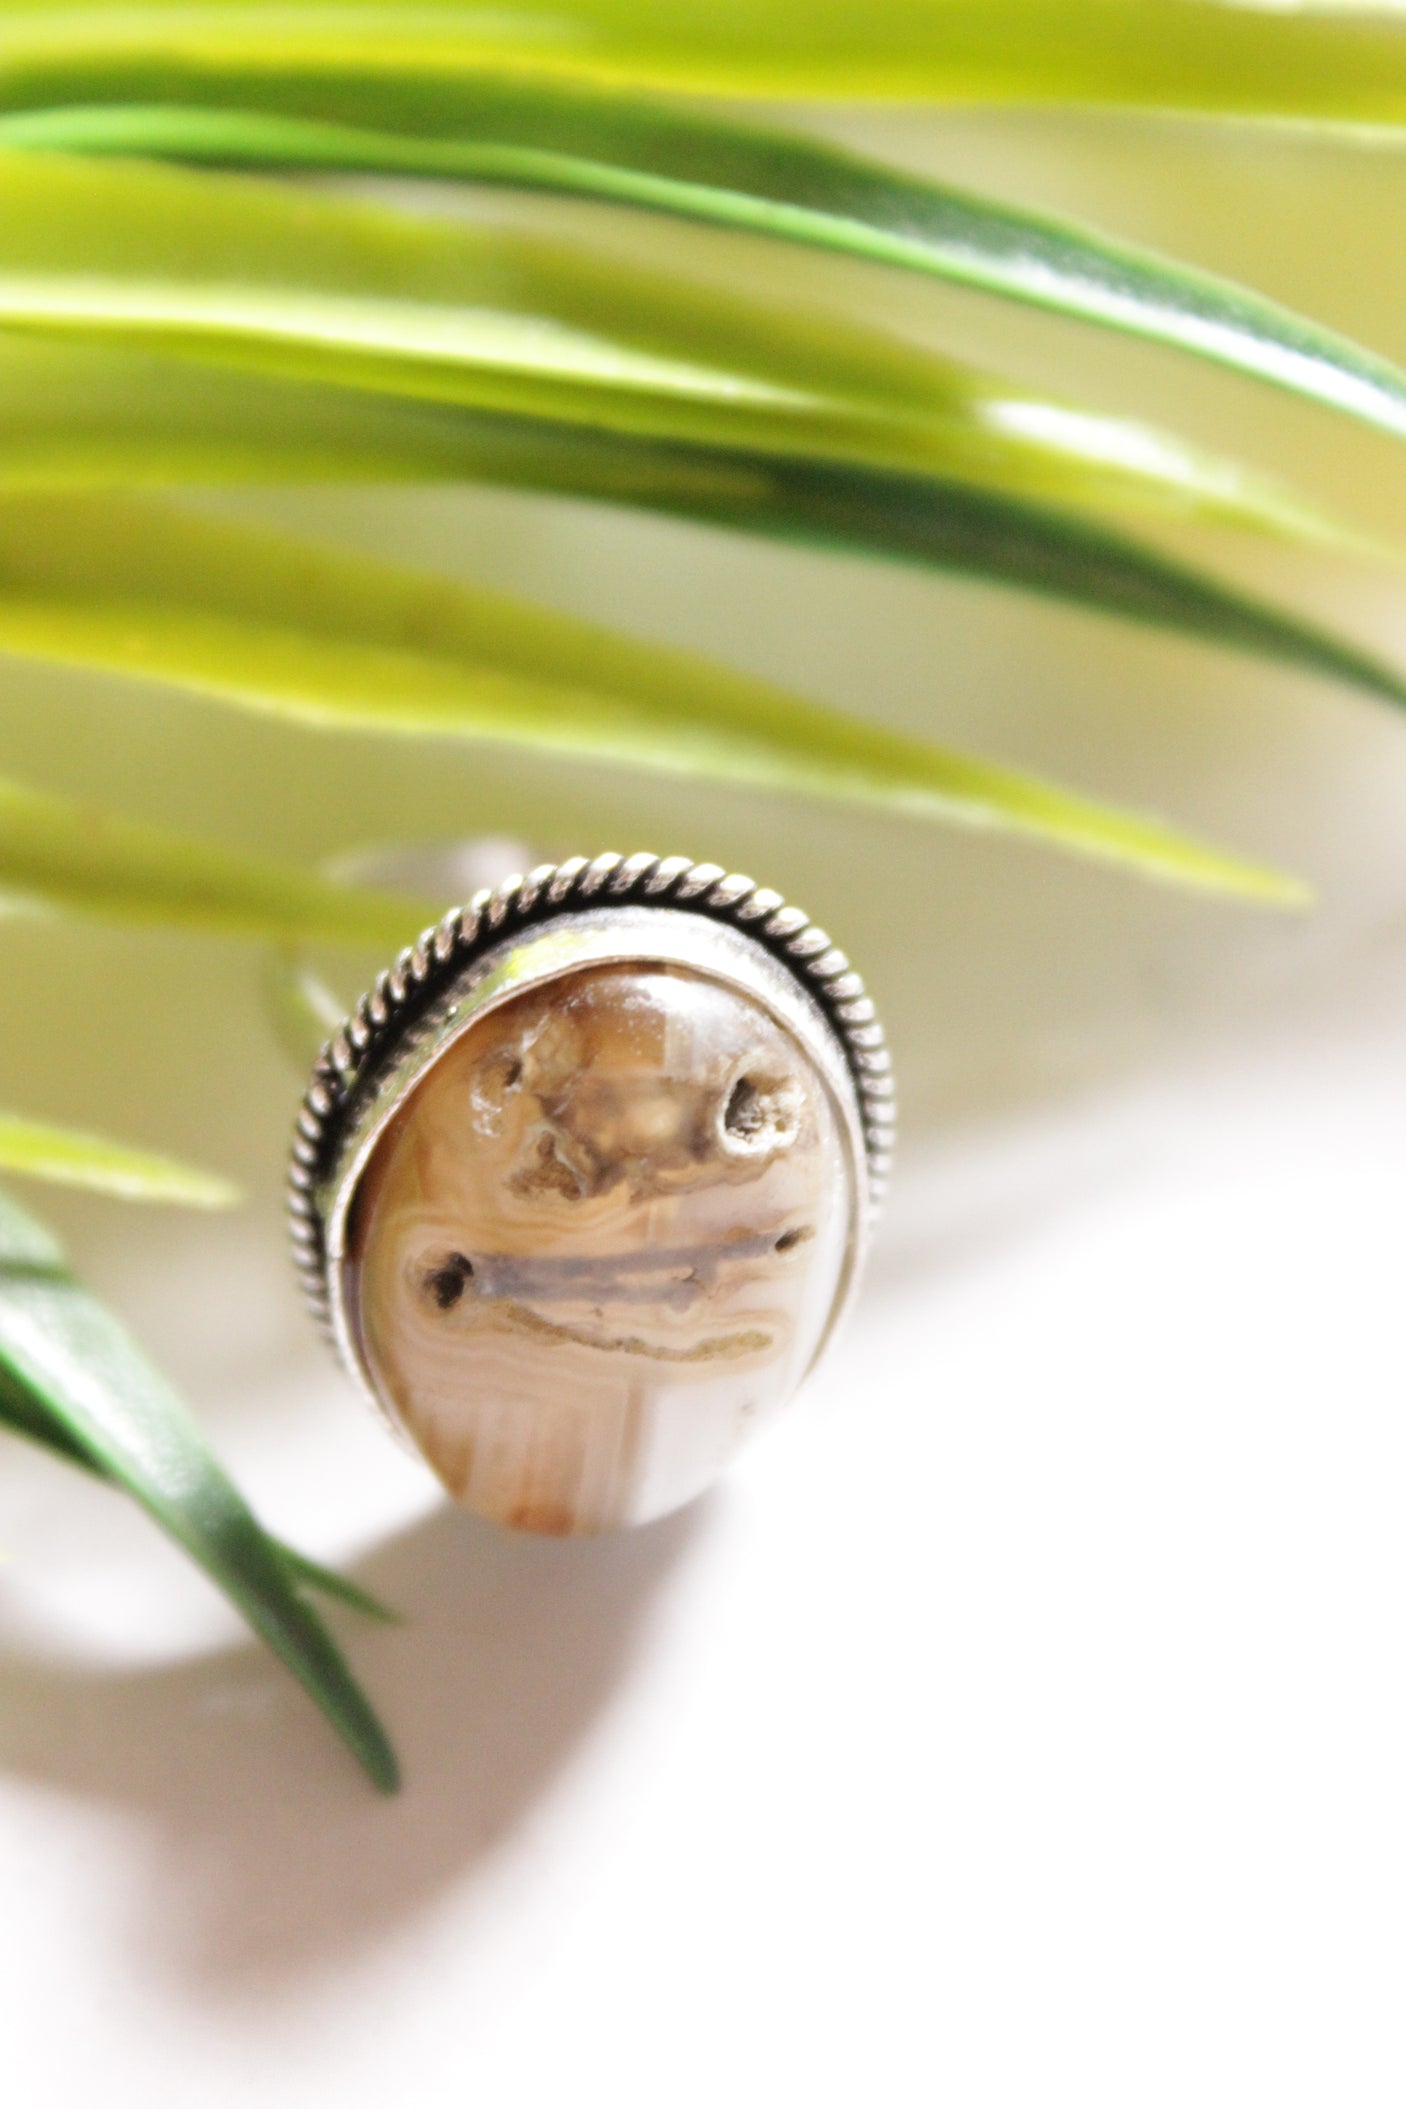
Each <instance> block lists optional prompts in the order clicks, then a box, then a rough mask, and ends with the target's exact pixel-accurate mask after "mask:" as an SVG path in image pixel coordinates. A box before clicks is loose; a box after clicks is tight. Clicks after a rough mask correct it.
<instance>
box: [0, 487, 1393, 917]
mask: <svg viewBox="0 0 1406 2109" xmlns="http://www.w3.org/2000/svg"><path fill="white" fill-rule="evenodd" d="M532 458H533V459H534V460H538V461H540V459H541V457H540V455H539V454H537V453H536V452H535V451H533V455H532ZM712 495H713V497H714V498H715V499H716V492H713V494H712ZM877 495H880V494H874V493H863V492H862V493H861V494H860V497H859V501H858V503H859V508H860V514H861V525H863V526H865V529H866V531H867V522H868V508H869V506H870V504H871V503H872V502H873V500H874V499H875V497H876V496H877ZM812 498H813V500H814V494H812ZM930 499H931V493H929V492H927V491H924V492H922V493H921V495H920V498H919V501H918V504H917V512H918V523H917V524H918V528H919V530H920V531H927V530H928V529H929V528H930V526H931V521H930V519H929V511H930ZM813 510H814V515H815V517H814V520H809V519H807V520H805V521H804V526H805V528H806V529H807V531H809V530H810V529H811V528H812V527H813V528H814V529H815V530H816V531H817V532H821V533H824V534H828V535H830V536H832V537H834V538H835V539H840V538H841V533H842V528H843V523H842V522H839V521H837V520H836V519H834V518H826V517H825V516H824V514H823V511H822V509H821V507H820V504H819V502H818V500H814V504H813ZM895 524H901V521H899V520H898V515H897V512H896V513H895ZM966 531H967V534H968V538H969V540H970V541H971V543H972V545H973V547H976V546H977V545H978V544H979V541H980V538H981V536H982V535H983V534H984V535H987V536H990V537H994V536H995V535H996V534H997V533H999V534H1000V535H1002V536H1004V537H1006V538H1007V540H1009V539H1010V538H1011V537H1012V536H1013V535H1014V533H1015V531H1016V522H1015V521H1014V519H1013V517H1012V516H1011V515H1010V514H1009V512H1008V510H1005V511H1001V512H999V513H998V515H997V517H996V518H995V519H994V520H991V521H988V522H986V523H984V525H983V524H982V523H980V522H978V523H975V524H973V523H971V522H968V523H966ZM1027 532H1028V535H1029V537H1030V538H1031V541H1032V546H1033V545H1034V544H1035V543H1036V542H1037V541H1038V543H1039V546H1040V547H1041V548H1042V549H1046V548H1047V546H1048V542H1049V536H1048V530H1047V528H1046V525H1045V523H1044V522H1042V521H1035V522H1033V523H1031V524H1030V525H1029V527H1028V529H1027ZM915 553H917V554H919V555H921V549H920V548H919V547H918V546H917V545H916V544H915ZM1067 554H1068V556H1069V561H1070V563H1071V564H1073V563H1075V562H1076V561H1077V563H1079V564H1080V565H1082V566H1083V567H1084V569H1085V570H1086V571H1087V572H1088V574H1089V576H1090V579H1091V580H1093V579H1095V575H1096V573H1097V569H1098V566H1099V565H1100V564H1102V565H1103V566H1104V567H1105V569H1109V570H1112V572H1113V573H1114V584H1115V585H1117V586H1118V587H1119V588H1120V589H1128V588H1129V581H1128V578H1127V577H1126V576H1124V574H1123V573H1121V572H1119V571H1118V569H1117V567H1118V565H1119V563H1120V561H1121V558H1120V555H1119V551H1118V547H1117V545H1110V546H1109V547H1108V548H1105V547H1104V546H1103V545H1102V544H1098V543H1095V544H1093V545H1092V546H1088V547H1086V546H1084V545H1083V544H1076V545H1074V546H1073V548H1072V551H1071V552H1067ZM1045 560H1046V561H1048V556H1047V557H1046V559H1045ZM1069 575H1070V576H1071V577H1072V576H1073V573H1072V572H1071V573H1070V574H1069ZM1134 576H1136V574H1134ZM1102 583H1103V585H1104V586H1105V588H1106V587H1107V586H1108V581H1107V580H1104V581H1102ZM1143 585H1144V587H1145V589H1146V591H1147V592H1148V593H1149V594H1151V593H1152V592H1153V591H1154V589H1156V588H1159V587H1160V590H1161V591H1162V593H1163V595H1164V599H1165V601H1166V607H1165V609H1163V608H1160V607H1159V610H1158V612H1169V611H1170V609H1171V606H1172V600H1171V598H1170V597H1171V596H1173V595H1175V594H1180V595H1181V596H1182V597H1183V598H1184V599H1186V598H1188V597H1190V596H1191V595H1192V593H1193V588H1192V586H1191V585H1188V584H1187V583H1186V582H1184V581H1183V580H1182V578H1181V575H1180V574H1172V573H1169V574H1167V575H1166V576H1165V577H1164V576H1163V575H1162V574H1161V573H1160V572H1155V571H1154V572H1153V573H1152V574H1150V575H1149V577H1148V578H1146V579H1144V580H1143ZM1129 590H1130V589H1129ZM1195 591H1199V592H1202V593H1203V594H1205V593H1210V592H1211V589H1207V588H1202V587H1200V586H1199V585H1198V586H1196V588H1195ZM1125 597H1126V595H1125ZM1133 612H1148V611H1147V610H1138V609H1136V608H1134V610H1133ZM1196 612H1197V616H1198V619H1199V620H1200V621H1201V622H1202V623H1203V625H1204V626H1206V627H1208V628H1210V629H1211V631H1212V634H1215V625H1216V623H1219V624H1220V625H1221V626H1222V627H1224V628H1227V629H1228V628H1229V626H1230V625H1231V622H1232V618H1234V619H1236V620H1239V621H1240V622H1241V623H1242V624H1246V625H1249V626H1250V631H1251V632H1252V633H1253V635H1254V638H1255V641H1256V642H1257V643H1259V644H1261V645H1263V644H1264V642H1265V637H1263V636H1261V635H1260V633H1259V632H1258V631H1254V630H1253V618H1252V616H1251V615H1250V614H1247V613H1246V612H1245V610H1244V609H1243V608H1242V607H1241V605H1240V604H1239V603H1238V602H1235V601H1233V600H1229V601H1225V602H1224V603H1222V602H1221V601H1218V600H1216V599H1215V597H1214V594H1212V596H1211V600H1210V602H1209V604H1208V605H1206V606H1199V607H1198V608H1197V611H1196ZM1264 620H1265V622H1266V623H1268V624H1269V631H1268V632H1267V633H1266V635H1271V637H1272V641H1274V642H1277V643H1278V644H1280V645H1285V642H1286V640H1285V638H1284V637H1282V636H1280V635H1279V633H1278V632H1277V631H1275V630H1274V629H1273V625H1274V623H1275V622H1277V621H1278V620H1279V619H1278V618H1264ZM1302 634H1303V633H1300V632H1299V631H1298V630H1297V629H1293V628H1291V629H1290V631H1289V633H1288V637H1289V639H1290V640H1291V641H1292V646H1293V649H1294V650H1297V649H1298V648H1299V646H1300V643H1301V638H1302ZM1237 641H1240V642H1245V641H1247V639H1246V638H1239V639H1238V640H1237ZM0 649H8V650H10V651H15V652H21V653H24V654H26V655H28V656H31V657H42V658H45V659H48V660H52V661H55V662H57V663H63V664H70V665H75V664H76V665H87V666H92V667H97V668H101V669H103V670H105V671H108V672H115V673H126V674H141V675H143V676H145V677H148V678H149V677H153V676H154V677H156V678H159V679H162V680H167V681H171V682H174V683H178V684H180V685H182V686H184V687H187V688H191V689H195V690H197V691H199V692H200V693H202V694H205V695H208V696H211V697H214V698H218V699H220V700H223V701H226V702H232V703H237V704H240V705H243V706H244V707H246V708H253V709H256V710H259V711H262V712H266V713H270V714H272V715H274V716H277V717H282V718H287V719H292V720H295V721H302V722H305V723H309V724H316V725H322V726H325V727H328V728H337V727H361V728H364V729H367V730H371V731H376V732H380V733H392V734H398V735H401V736H411V737H425V736H427V735H431V736H439V737H442V738H455V739H463V738H468V739H489V740H499V741H511V742H513V743H514V744H516V745H520V746H530V747H540V748H543V749H545V750H547V751H550V752H554V753H567V754H579V755H584V756H590V757H593V758H596V759H610V760H614V761H618V762H621V763H625V764H628V765H630V766H633V767H646V768H657V769H665V770H670V771H673V772H682V773H697V774H700V775H707V776H712V777H715V778H719V779H722V780H730V781H733V782H740V783H748V784H755V785H760V786H766V787H770V788H774V789H780V790H788V791H799V792H806V793H810V794H813V795H819V796H826V797H833V798H843V799H847V800H854V801H860V802H863V803H870V804H878V805H884V806H888V807H890V808H891V809H893V810H895V811H899V812H907V813H911V814H914V815H915V816H918V817H929V818H941V819H949V820H953V819H955V820H964V821H967V822H971V823H975V824H978V825H986V826H993V825H994V826H1002V827H1007V828H1011V829H1016V830H1019V831H1021V832H1024V833H1027V834H1032V835H1035V836H1038V837H1041V838H1043V839H1045V840H1047V841H1055V842H1059V843H1061V844H1063V845H1065V846H1067V847H1070V848H1076V849H1080V850H1082V851H1084V852H1086V853H1088V854H1092V855H1097V856H1102V857H1109V858H1114V859H1116V860H1118V861H1121V862H1124V863H1128V864H1131V865H1133V866H1135V867H1137V868H1140V869H1142V870H1144V871H1147V872H1150V873H1154V874H1156V875H1157V876H1159V877H1162V878H1168V879H1173V880H1176V881H1178V882H1180V883H1182V884H1187V885H1194V886H1208V887H1213V888H1216V889H1218V890H1222V891H1232V892H1238V893H1242V894H1247V895H1251V896H1253V897H1256V898H1260V899H1265V900H1279V901H1286V900H1301V899H1302V898H1303V895H1302V889H1301V888H1299V887H1297V886H1296V885H1295V884H1294V883H1293V882H1292V881H1289V880H1286V879H1284V878H1283V877H1282V876H1281V875H1279V874H1276V873H1271V872H1266V871H1264V870H1262V869H1260V868H1259V867H1256V866H1252V865H1247V864H1244V863H1243V862H1241V861H1239V860H1237V859H1234V858H1228V857H1226V856H1225V855H1223V854H1222V853H1221V852H1218V851H1215V850H1211V849H1208V848H1205V847H1203V846H1202V845H1200V844H1196V843H1193V842H1190V841H1188V840H1187V839H1186V838H1184V837H1181V836H1178V835H1176V834H1174V833H1173V832H1172V831H1171V830H1169V829H1167V828H1166V827H1165V826H1164V825H1162V824H1161V823H1159V822H1157V821H1153V820H1150V819H1146V818H1143V817H1141V816H1138V815H1133V814H1126V813H1118V812H1116V811H1112V810H1110V809H1108V808H1106V807H1100V806H1097V805H1094V804H1092V803H1090V802H1088V801H1086V800H1082V799H1079V798H1076V797H1073V796H1070V795H1069V794H1067V793H1065V792H1062V791H1059V790H1057V789H1055V788H1054V787H1052V786H1050V785H1047V784H1042V783H1039V782H1036V781H1034V780H1031V779H1027V778H1022V777H1019V776H1016V775H1015V774H1013V773H1011V772H1009V771H1005V770H1001V769H998V768H995V767H992V766H990V765H988V764H984V763H981V762H978V761H975V760H973V759H971V758H970V757H967V756H964V755H959V754H953V753H951V752H949V751H948V750H946V749H944V748H941V747H938V746H935V745H933V744H932V743H930V742H928V741H925V740H919V739H915V738H912V737H910V736H908V735H905V734H900V733H897V732H891V731H888V730H886V729H885V728H883V727H881V726H878V725H873V724H869V723H866V722H863V721H860V720H857V719H851V718H848V717H845V716H844V715H842V714H841V713H839V712H837V711H829V710H825V709H822V708H821V707H819V706H817V705H813V704H809V703H805V702H803V701H801V700H800V699H799V698H797V697H794V696H791V695H789V694H787V693H786V692H785V691H784V690H780V689H777V688H774V687H772V686H771V685H770V684H768V683H765V682H760V681H754V680H750V679H748V678H746V677H744V676H741V675H737V674H733V673H729V672H726V671H724V670H723V669H721V668H718V667H715V666H713V665H711V664H709V663H708V662H707V661H703V660H699V659H695V658H693V657H691V656H689V655H686V654H683V653H676V652H670V651H665V650H661V649H659V648H657V647H651V646H646V645H642V644H636V643H633V642H631V641H630V640H627V639H624V638H620V637H618V636H615V635H614V634H612V633H611V632H609V631H605V630H601V629H598V628H596V627H595V626H593V625H591V624H587V623H582V622H577V621H574V620H571V619H569V618H567V617H564V616H560V615H554V614H549V613H547V612H546V611H545V610H543V609H540V608H535V607H531V606H529V605H527V604H525V603H523V602H519V601H515V600H511V599H509V598H507V597H506V596H502V595H497V594H490V593H486V592H483V591H481V590H477V589H472V588H469V587H466V586H460V585H451V584H450V583H449V582H447V581H445V580H443V579H438V578H433V577H427V576H426V575H424V574H423V573H419V572H415V571H410V570H404V569H401V568H399V567H397V566H394V565H391V564H386V563H382V562H380V561H378V560H375V559H370V558H365V557H360V556H354V555H351V554H348V553H347V552H344V551H339V550H336V549H333V548H327V547H322V546H320V545H318V544H315V543H310V542H306V541H303V540H298V539H294V538H291V537H288V536H284V535H278V534H269V533H264V532H262V531H260V530H257V529H254V528H250V527H246V526H243V525H236V524H234V523H229V522H221V521H216V520H212V519H207V518H203V517H202V516H201V515H200V514H198V513H195V512H192V511H190V510H189V509H186V508H181V507H179V506H173V505H170V504H161V503H158V502H156V501H136V500H132V499H124V498H116V497H106V496H100V495H98V496H84V497H75V496H68V497H62V498H49V499H40V498H28V499H19V498H15V499H8V500H3V501H0ZM1322 649H1323V650H1327V649H1328V648H1327V647H1323V648H1322ZM1329 659H1330V662H1331V663H1332V670H1335V671H1336V670H1337V668H1336V661H1335V660H1333V657H1332V653H1331V652H1329ZM1322 670H1324V671H1327V670H1329V668H1328V667H1326V666H1325V667H1324V668H1323V669H1322ZM1359 671H1361V670H1360V669H1359ZM1380 678H1381V680H1383V681H1389V680H1390V679H1391V678H1392V677H1388V676H1385V675H1382V676H1381V677H1380ZM1392 692H1393V693H1395V690H1394V689H1393V690H1392ZM2 817H3V805H2V804H0V818H2ZM0 843H3V832H2V831H0ZM441 905H442V904H441ZM436 912H438V911H437V910H436Z"/></svg>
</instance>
